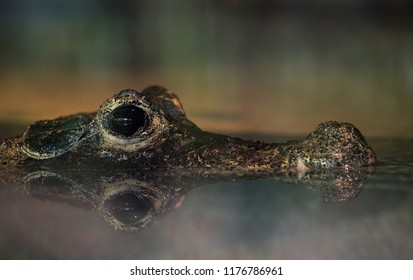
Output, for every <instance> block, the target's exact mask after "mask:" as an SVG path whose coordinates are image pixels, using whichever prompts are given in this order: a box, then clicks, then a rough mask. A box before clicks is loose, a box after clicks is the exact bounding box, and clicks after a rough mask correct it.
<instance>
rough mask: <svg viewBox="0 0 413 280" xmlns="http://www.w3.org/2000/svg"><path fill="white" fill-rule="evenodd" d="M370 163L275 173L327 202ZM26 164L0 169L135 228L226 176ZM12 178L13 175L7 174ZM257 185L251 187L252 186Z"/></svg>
mask: <svg viewBox="0 0 413 280" xmlns="http://www.w3.org/2000/svg"><path fill="white" fill-rule="evenodd" d="M373 171H374V170H373V169H372V168H358V169H356V170H352V169H326V170H324V171H323V172H312V173H307V174H305V175H303V176H301V177H289V176H285V175H283V176H279V177H273V178H271V179H274V180H277V181H283V182H290V183H304V184H306V185H307V186H308V187H309V189H311V190H312V191H315V192H316V193H317V195H318V196H319V197H320V199H321V200H323V201H325V202H346V201H348V200H349V199H352V198H355V197H356V196H357V195H358V194H359V193H360V191H361V190H362V186H363V184H364V183H365V182H366V181H367V180H368V178H369V174H370V173H371V172H373ZM25 172H26V171H24V170H23V169H19V170H18V171H17V170H16V172H12V173H8V174H7V175H5V174H1V173H0V175H2V177H3V178H9V179H11V178H13V184H17V185H20V186H22V188H23V189H24V192H25V193H26V194H28V195H30V196H32V197H35V198H37V199H41V200H47V201H54V202H65V203H69V204H71V205H73V206H75V207H79V208H84V209H98V210H99V212H100V213H101V214H102V216H103V217H104V219H105V220H106V221H107V222H108V223H109V224H111V225H112V226H113V227H114V228H116V229H120V230H125V231H136V230H139V229H142V228H145V227H147V226H148V225H150V224H151V222H153V221H154V220H156V219H158V218H160V217H161V216H162V215H163V214H164V213H166V212H169V211H171V210H174V209H176V208H178V207H179V206H180V205H181V203H182V202H183V200H184V198H185V195H186V193H187V192H188V191H190V190H191V189H192V188H195V187H198V186H202V185H206V184H211V183H214V182H221V181H225V180H228V178H224V177H221V178H214V179H212V178H210V179H208V178H205V177H202V176H201V177H196V176H195V177H194V176H191V175H190V174H187V175H178V174H174V175H173V174H170V173H155V172H144V173H139V172H135V171H132V170H122V171H110V170H98V169H89V170H79V169H78V170H67V169H66V170H65V169H60V170H57V169H56V170H47V171H46V170H39V171H30V172H27V173H25ZM9 182H10V180H9ZM253 191H254V188H251V192H253Z"/></svg>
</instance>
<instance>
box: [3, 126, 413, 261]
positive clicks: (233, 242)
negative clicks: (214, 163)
mask: <svg viewBox="0 0 413 280" xmlns="http://www.w3.org/2000/svg"><path fill="white" fill-rule="evenodd" d="M3 128H4V127H3ZM19 129H20V128H18V127H8V128H7V130H4V129H3V130H2V135H0V136H1V137H0V138H1V139H3V138H4V137H6V136H10V134H13V133H14V131H19ZM20 131H21V130H20ZM280 139H283V138H282V137H281V138H280V137H275V136H270V137H266V139H265V140H266V141H280ZM368 142H370V144H371V145H372V147H373V149H374V150H375V151H376V152H377V154H378V157H379V159H380V161H381V162H380V163H379V164H378V165H377V166H375V168H374V170H373V171H372V172H371V174H369V175H368V178H367V179H366V182H365V183H364V184H360V185H357V188H356V191H355V192H354V193H352V195H351V196H349V197H346V198H345V199H342V200H339V199H328V197H327V198H326V196H325V195H324V196H323V188H325V186H323V185H320V186H318V187H317V185H314V184H312V185H311V184H310V185H309V184H308V182H303V183H300V181H298V183H297V182H295V183H292V182H286V181H283V180H272V179H268V178H267V179H254V180H252V179H243V180H235V181H233V180H228V181H202V180H198V181H197V182H191V183H188V181H185V180H186V179H180V180H181V181H180V182H181V185H179V181H178V180H175V181H174V179H173V178H172V179H170V178H165V180H164V179H162V178H161V177H159V176H153V177H151V176H152V175H151V176H149V175H148V177H140V178H138V179H139V182H140V183H139V184H140V187H139V188H146V191H145V192H143V194H142V195H141V197H140V198H139V199H140V200H141V201H142V203H141V204H139V205H134V204H128V203H125V202H123V201H119V200H117V199H112V200H110V202H111V203H113V204H112V205H111V206H110V207H109V212H111V213H112V214H113V213H114V214H115V216H116V215H118V217H119V218H120V220H122V219H123V221H124V222H125V223H127V222H128V219H131V216H130V215H129V214H128V213H127V211H126V210H128V209H129V208H131V209H132V208H134V210H133V211H135V212H133V215H134V216H133V217H135V216H136V215H139V213H143V212H145V211H146V210H147V208H148V209H149V208H150V207H152V206H153V205H152V206H150V205H149V204H148V202H147V200H146V198H148V197H152V196H158V197H162V198H163V199H164V200H165V201H164V202H163V204H162V203H159V204H156V203H155V204H156V205H155V206H153V207H155V208H156V209H157V210H156V211H157V212H156V211H155V210H154V214H153V215H152V216H151V218H153V219H151V220H150V221H149V220H147V224H146V225H145V227H144V228H143V229H140V230H138V229H135V230H132V231H131V230H128V231H125V230H122V229H124V228H122V227H120V226H119V223H118V224H116V222H115V223H114V222H113V217H108V215H107V214H108V213H107V212H106V214H105V211H102V209H103V208H102V207H103V206H102V204H99V203H100V202H98V201H99V199H98V198H99V197H100V196H101V195H102V193H103V192H104V191H106V193H109V194H110V192H111V191H112V192H113V190H116V189H119V188H122V187H125V186H126V185H128V184H130V185H133V184H134V182H135V179H136V178H131V177H130V176H129V175H130V174H121V175H119V176H120V177H119V178H122V180H123V181H122V183H121V184H120V183H118V182H120V181H121V179H119V180H118V178H117V176H118V175H116V174H115V175H113V176H112V175H111V176H109V175H107V178H106V179H105V182H106V183H107V182H110V184H109V186H105V187H101V186H100V185H99V184H98V182H97V179H96V180H95V179H94V178H95V177H93V176H94V175H93V174H92V173H86V172H84V173H85V174H80V173H79V171H77V172H72V173H70V172H68V171H65V172H63V171H62V172H61V173H60V175H58V176H56V174H55V173H53V172H49V173H47V172H46V173H45V172H42V173H36V174H31V175H30V176H26V178H25V180H26V182H29V183H30V184H28V185H26V186H16V185H10V184H9V185H8V184H1V185H0V225H1V229H0V258H2V259H411V258H413V238H412V236H413V214H412V213H413V175H412V174H413V140H412V139H368ZM80 172H82V171H80ZM88 172H90V171H88ZM107 174H110V173H107ZM109 177H110V178H109ZM350 179H352V178H350ZM165 181H168V182H169V183H170V184H171V187H170V188H168V187H165V186H164V185H162V186H160V184H159V183H160V182H161V183H163V182H165ZM290 181H291V180H290ZM125 182H127V183H125ZM316 183H317V182H316ZM116 184H118V185H116ZM107 185H108V184H107ZM180 186H181V187H180ZM103 190H104V191H103ZM107 201H109V200H107ZM128 207H129V208H128ZM127 208H128V209H127ZM155 212H156V213H155ZM109 214H110V213H109ZM105 215H106V216H105ZM128 215H129V216H128ZM142 215H143V214H142ZM109 216H110V215H109ZM148 219H149V218H148ZM116 225H118V226H116ZM115 227H117V228H118V229H115Z"/></svg>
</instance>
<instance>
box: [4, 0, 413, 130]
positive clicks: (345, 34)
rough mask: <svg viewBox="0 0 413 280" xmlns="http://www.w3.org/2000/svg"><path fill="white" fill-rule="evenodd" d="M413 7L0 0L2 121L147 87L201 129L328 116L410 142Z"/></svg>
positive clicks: (264, 0)
mask: <svg viewBox="0 0 413 280" xmlns="http://www.w3.org/2000/svg"><path fill="white" fill-rule="evenodd" d="M412 14H413V4H412V2H411V1H410V2H409V1H406V2H404V1H394V0H387V1H386V0H382V1H375V0H318V1H316V0H273V1H269V0H255V1H241V0H228V1H222V0H211V1H201V0H192V1H189V0H180V1H168V0H167V1H161V0H141V1H115V0H103V1H102V0H101V1H99V0H72V1H64V2H63V1H54V0H41V1H40V0H37V1H35V0H2V1H1V2H0V36H1V40H0V123H3V124H5V123H9V124H10V123H11V124H29V123H30V122H32V121H35V120H38V119H50V118H55V117H58V116H61V115H66V114H71V113H76V112H79V111H95V110H96V109H97V108H98V106H99V105H100V104H101V103H102V101H104V100H105V99H107V98H110V97H111V96H112V95H113V94H115V93H117V92H119V91H120V90H121V89H124V88H134V89H136V90H141V89H143V88H144V87H146V86H148V85H151V84H159V85H163V86H165V87H167V88H169V89H170V90H172V91H174V92H175V93H177V94H178V95H179V97H180V99H181V101H182V103H183V105H184V108H185V109H186V112H187V115H188V117H189V119H191V120H192V121H194V122H195V123H197V124H198V125H199V126H200V127H201V128H203V129H205V130H209V131H214V132H222V133H232V134H237V133H257V134H286V135H298V134H307V133H308V132H309V131H311V130H313V129H314V128H315V126H316V125H317V124H318V123H320V122H322V121H326V120H339V121H347V122H352V123H354V124H355V125H356V126H357V127H359V128H360V130H361V131H362V132H363V133H364V134H365V135H367V136H370V137H375V136H380V137H413V122H412V120H413V110H412V108H413V16H412Z"/></svg>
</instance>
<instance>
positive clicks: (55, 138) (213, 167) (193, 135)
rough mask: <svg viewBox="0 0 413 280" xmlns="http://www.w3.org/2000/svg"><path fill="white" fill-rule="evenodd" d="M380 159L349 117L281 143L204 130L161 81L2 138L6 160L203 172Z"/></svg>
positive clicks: (300, 168)
mask: <svg viewBox="0 0 413 280" xmlns="http://www.w3.org/2000/svg"><path fill="white" fill-rule="evenodd" d="M376 161H377V158H376V155H375V153H374V152H373V150H372V149H371V147H370V146H369V145H368V144H367V142H366V140H365V139H364V137H363V136H362V134H361V133H360V131H359V130H358V129H357V128H356V127H355V126H353V125H352V124H349V123H339V122H335V121H328V122H325V123H322V124H320V125H318V126H317V128H316V130H315V131H314V132H312V133H310V134H309V135H308V136H307V137H305V138H304V139H303V140H301V141H295V142H288V143H282V144H275V143H270V144H269V143H263V142H256V141H246V140H242V139H239V138H235V137H229V136H225V135H218V134H213V133H209V132H205V131H203V130H201V129H199V128H198V127H197V126H196V125H195V124H194V123H192V122H191V121H189V120H188V119H187V118H186V115H185V112H184V110H183V108H182V105H181V103H180V102H179V99H178V97H177V96H176V95H175V94H174V93H172V92H170V91H168V90H167V89H165V88H162V87H159V86H151V87H148V88H146V89H144V90H143V92H142V93H139V92H137V91H135V90H131V89H127V90H123V91H121V92H120V93H118V94H116V95H115V96H114V97H113V98H111V99H109V100H107V101H105V102H104V103H103V104H102V105H101V107H100V109H99V110H98V111H97V112H96V113H88V114H77V115H72V116H68V117H62V118H58V119H56V120H51V121H39V122H36V123H34V124H32V125H31V126H29V127H28V129H27V130H26V132H24V133H23V135H22V136H18V137H14V138H10V139H6V140H5V141H4V142H3V143H2V144H1V146H0V163H1V164H2V165H3V167H10V166H28V167H30V166H37V167H38V166H39V165H41V166H44V167H48V166H53V167H56V166H62V167H66V168H67V167H69V166H72V167H75V168H85V169H86V168H91V167H93V168H96V167H99V166H100V167H105V168H121V169H135V170H138V171H146V170H148V171H149V170H157V171H163V172H169V173H170V174H172V173H179V172H186V173H188V172H196V173H197V174H202V175H205V176H211V175H221V176H227V175H228V176H234V175H235V176H258V175H262V174H285V173H288V174H291V173H299V174H303V173H307V172H311V171H312V170H320V169H324V168H347V169H352V168H360V167H363V166H368V165H371V164H373V163H375V162H376Z"/></svg>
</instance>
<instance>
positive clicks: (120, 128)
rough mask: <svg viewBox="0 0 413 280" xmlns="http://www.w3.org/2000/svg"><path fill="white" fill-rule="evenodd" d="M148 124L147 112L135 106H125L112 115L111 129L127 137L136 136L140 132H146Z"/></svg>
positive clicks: (110, 118)
mask: <svg viewBox="0 0 413 280" xmlns="http://www.w3.org/2000/svg"><path fill="white" fill-rule="evenodd" d="M147 122H148V115H147V114H146V112H145V111H144V110H142V109H140V108H138V107H136V106H134V105H123V106H120V107H118V108H116V109H115V110H113V111H112V113H110V115H109V118H108V126H109V129H110V130H112V131H113V132H115V133H116V134H120V135H122V136H125V137H130V136H132V135H134V134H135V133H136V132H137V131H139V130H142V131H143V130H145V128H146V126H147Z"/></svg>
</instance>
